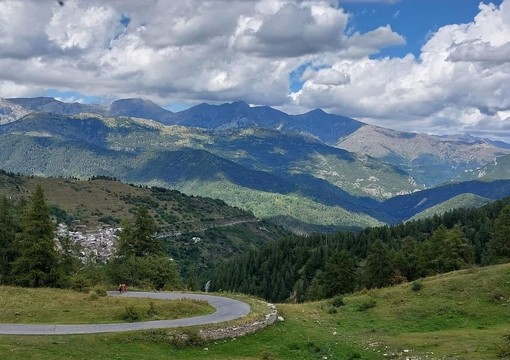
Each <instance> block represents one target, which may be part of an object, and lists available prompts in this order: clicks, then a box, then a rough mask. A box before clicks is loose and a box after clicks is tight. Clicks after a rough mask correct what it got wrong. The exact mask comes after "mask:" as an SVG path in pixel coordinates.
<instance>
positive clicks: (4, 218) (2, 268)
mask: <svg viewBox="0 0 510 360" xmlns="http://www.w3.org/2000/svg"><path fill="white" fill-rule="evenodd" d="M17 231H18V224H17V222H16V220H15V214H14V205H13V204H12V203H11V202H10V201H9V200H8V199H7V198H6V197H3V198H1V199H0V284H5V283H8V282H10V275H11V268H12V263H13V261H14V260H15V258H16V256H17V251H16V246H15V244H14V241H15V237H16V232H17Z"/></svg>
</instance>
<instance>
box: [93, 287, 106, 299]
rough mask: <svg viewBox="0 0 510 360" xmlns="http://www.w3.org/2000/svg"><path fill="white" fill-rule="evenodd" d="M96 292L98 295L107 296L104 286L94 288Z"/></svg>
mask: <svg viewBox="0 0 510 360" xmlns="http://www.w3.org/2000/svg"><path fill="white" fill-rule="evenodd" d="M93 292H94V294H96V295H97V296H98V297H106V295H107V294H106V289H105V288H103V287H97V286H96V287H94V289H93Z"/></svg>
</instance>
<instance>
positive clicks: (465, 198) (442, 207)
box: [409, 193, 493, 220]
mask: <svg viewBox="0 0 510 360" xmlns="http://www.w3.org/2000/svg"><path fill="white" fill-rule="evenodd" d="M491 202H493V200H491V199H487V198H484V197H482V196H478V195H475V194H469V193H467V194H462V195H458V196H455V197H453V198H451V199H449V200H447V201H445V202H442V203H440V204H437V205H434V206H432V207H430V208H428V209H427V210H425V211H422V212H421V213H419V214H416V215H414V216H413V217H412V218H411V219H409V220H420V219H426V218H429V217H432V216H434V215H442V214H444V213H446V212H448V211H450V210H453V209H462V208H463V209H469V208H478V207H482V206H484V205H486V204H489V203H491Z"/></svg>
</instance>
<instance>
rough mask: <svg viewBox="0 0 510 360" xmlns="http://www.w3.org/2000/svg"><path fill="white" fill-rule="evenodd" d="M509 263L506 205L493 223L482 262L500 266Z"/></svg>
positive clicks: (509, 230) (509, 223)
mask: <svg viewBox="0 0 510 360" xmlns="http://www.w3.org/2000/svg"><path fill="white" fill-rule="evenodd" d="M509 261H510V205H506V206H505V207H504V208H503V209H501V212H500V213H499V215H498V217H497V218H496V220H495V221H494V231H493V233H492V236H491V238H490V240H489V242H488V243H487V250H486V254H485V258H484V262H485V263H487V264H502V263H506V262H509Z"/></svg>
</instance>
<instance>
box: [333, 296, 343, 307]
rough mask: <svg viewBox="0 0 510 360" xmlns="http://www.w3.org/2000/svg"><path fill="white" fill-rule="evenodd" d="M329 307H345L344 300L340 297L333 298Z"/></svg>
mask: <svg viewBox="0 0 510 360" xmlns="http://www.w3.org/2000/svg"><path fill="white" fill-rule="evenodd" d="M330 304H331V306H333V307H334V308H339V307H342V306H344V305H345V302H344V298H343V297H342V296H340V295H338V296H335V297H334V298H333V299H331V302H330Z"/></svg>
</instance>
